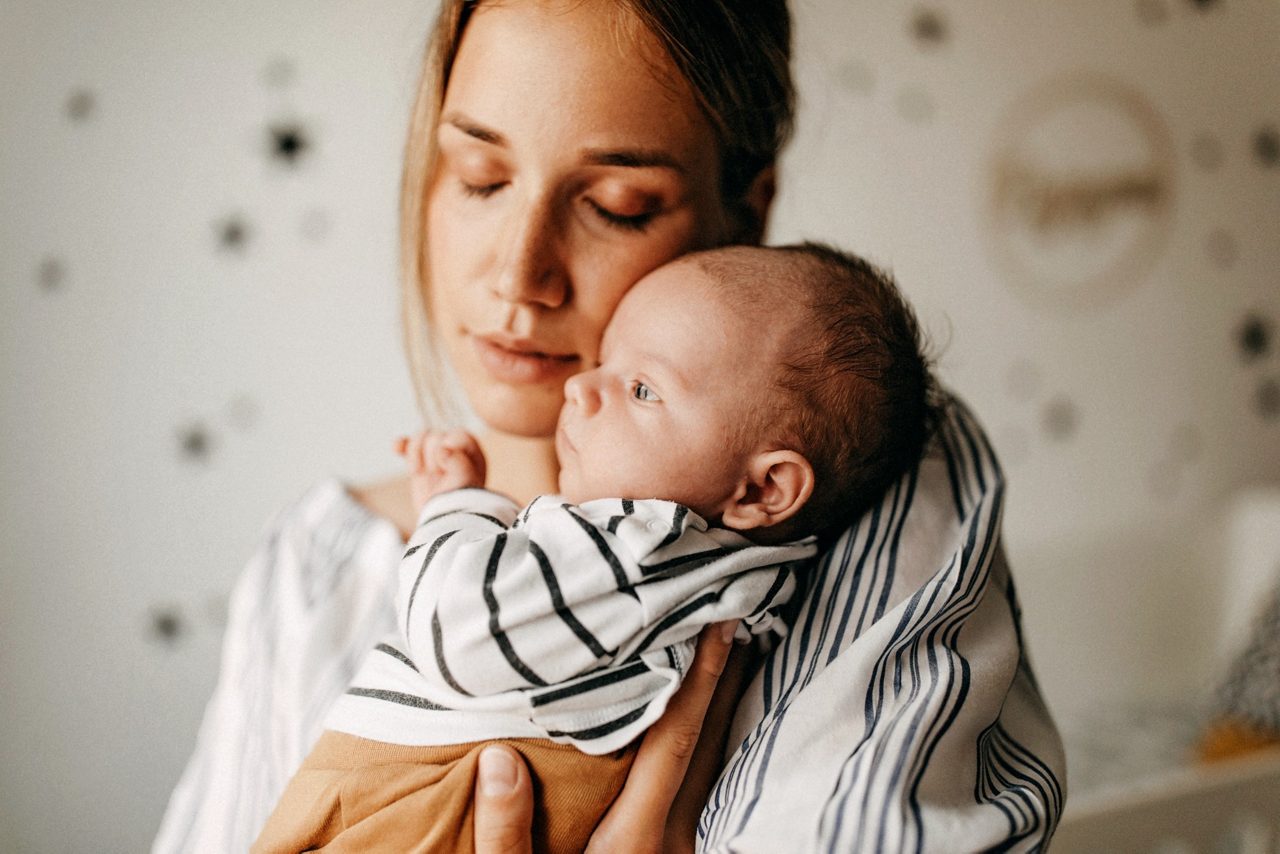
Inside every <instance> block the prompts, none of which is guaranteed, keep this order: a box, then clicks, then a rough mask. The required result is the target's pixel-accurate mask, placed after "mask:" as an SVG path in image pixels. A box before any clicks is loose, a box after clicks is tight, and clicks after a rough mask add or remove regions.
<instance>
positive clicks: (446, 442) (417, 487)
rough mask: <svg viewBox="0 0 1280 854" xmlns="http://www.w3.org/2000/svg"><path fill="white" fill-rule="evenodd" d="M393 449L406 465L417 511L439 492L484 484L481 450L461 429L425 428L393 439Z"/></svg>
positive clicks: (483, 463) (469, 435)
mask: <svg viewBox="0 0 1280 854" xmlns="http://www.w3.org/2000/svg"><path fill="white" fill-rule="evenodd" d="M396 452H397V453H399V454H400V455H401V456H403V457H404V458H405V461H406V462H407V463H408V464H409V486H410V490H411V491H412V493H413V501H414V505H415V507H416V509H418V510H421V509H422V505H424V504H426V503H427V501H428V499H430V498H432V497H434V496H436V495H439V494H440V493H442V492H448V491H449V490H451V489H463V488H466V487H472V486H477V487H479V486H484V477H485V462H484V453H483V452H482V451H481V450H480V445H479V444H478V443H477V442H476V440H475V437H474V436H472V435H471V434H470V433H468V432H466V431H465V430H450V431H449V432H447V433H445V432H441V431H437V430H428V431H425V432H422V433H418V434H417V435H416V436H402V437H401V438H400V439H399V440H397V442H396Z"/></svg>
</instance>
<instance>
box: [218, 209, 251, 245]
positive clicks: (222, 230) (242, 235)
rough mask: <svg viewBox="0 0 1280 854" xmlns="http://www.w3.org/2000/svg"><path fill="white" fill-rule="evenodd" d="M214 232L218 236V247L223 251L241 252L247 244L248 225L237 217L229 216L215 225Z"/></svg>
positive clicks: (241, 218)
mask: <svg viewBox="0 0 1280 854" xmlns="http://www.w3.org/2000/svg"><path fill="white" fill-rule="evenodd" d="M215 231H216V232H217V235H218V245H219V246H220V247H221V248H223V249H227V250H233V251H236V250H242V249H244V248H245V245H246V244H247V243H248V242H249V234H250V228H249V223H247V222H246V221H245V220H244V218H243V217H241V216H239V215H234V216H229V217H227V218H226V219H224V220H222V221H221V222H219V223H217V224H216V226H215Z"/></svg>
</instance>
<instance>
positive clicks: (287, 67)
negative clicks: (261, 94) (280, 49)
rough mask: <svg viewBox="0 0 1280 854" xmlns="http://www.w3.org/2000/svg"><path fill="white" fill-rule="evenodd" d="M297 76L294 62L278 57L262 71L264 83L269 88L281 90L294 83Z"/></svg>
mask: <svg viewBox="0 0 1280 854" xmlns="http://www.w3.org/2000/svg"><path fill="white" fill-rule="evenodd" d="M297 74H298V72H297V69H296V68H295V67H294V64H293V60H291V59H288V58H287V57H283V56H278V57H276V58H275V59H273V60H271V61H270V62H268V63H267V65H266V67H265V68H263V69H262V82H263V83H265V84H267V85H268V86H272V87H275V88H281V87H284V86H288V85H289V84H290V83H292V82H293V81H294V78H295V77H297Z"/></svg>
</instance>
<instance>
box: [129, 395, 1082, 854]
mask: <svg viewBox="0 0 1280 854" xmlns="http://www.w3.org/2000/svg"><path fill="white" fill-rule="evenodd" d="M1003 499H1004V480H1003V476H1002V474H1001V472H1000V468H999V465H998V464H997V462H996V459H995V456H994V454H993V453H992V451H991V448H990V446H989V445H988V443H987V440H986V438H985V436H984V435H983V433H982V430H981V428H980V427H979V426H978V424H977V423H976V422H975V421H974V420H973V418H972V416H971V415H970V414H969V413H968V412H967V411H966V410H965V409H964V408H963V406H961V405H959V404H957V405H956V406H955V407H953V409H952V411H951V413H950V414H949V416H948V418H947V420H946V422H945V423H944V425H943V427H942V430H941V432H940V434H939V436H938V440H937V442H936V443H935V445H934V447H933V448H932V449H931V451H930V452H929V453H928V454H927V455H926V457H925V458H924V459H923V460H922V461H921V463H920V465H919V466H918V467H917V468H916V470H914V471H913V472H911V473H909V474H908V475H907V476H904V477H903V478H902V480H901V481H900V482H899V483H898V484H896V485H895V486H894V487H893V488H892V489H891V490H890V491H889V493H888V494H887V495H886V496H885V498H884V500H883V501H882V502H881V503H880V504H879V505H878V506H877V507H875V508H873V509H872V510H871V511H870V512H868V513H867V514H865V515H864V516H863V517H862V518H861V519H860V520H859V521H858V522H857V524H856V525H854V526H853V527H852V528H850V529H849V530H848V531H847V532H846V533H845V534H844V535H843V536H842V537H841V538H840V539H839V540H838V541H837V542H836V543H835V545H834V546H833V547H832V548H831V550H830V551H829V552H828V553H827V554H826V555H825V556H824V557H823V559H822V560H821V561H820V564H819V566H818V567H817V571H816V572H814V573H813V574H812V575H810V576H809V578H810V586H809V588H808V589H807V591H805V593H804V595H802V596H799V597H797V598H796V599H795V600H794V601H795V611H794V613H793V614H792V615H791V616H790V619H789V620H788V622H789V623H790V624H791V625H792V626H793V629H792V632H791V634H790V635H789V636H788V637H787V639H786V640H785V641H784V642H782V643H780V644H779V645H778V646H777V647H776V648H775V649H774V650H773V652H772V653H771V654H770V656H769V657H768V659H767V660H766V661H765V664H764V666H763V667H762V668H761V670H760V672H759V673H758V674H757V675H756V677H755V679H754V680H753V682H752V683H751V685H750V686H749V688H748V692H747V695H746V696H745V697H744V698H743V701H742V703H741V704H740V706H739V708H738V713H737V715H736V716H735V719H734V722H733V725H732V729H731V732H730V740H729V750H728V756H727V761H726V765H725V767H724V769H723V771H722V773H721V775H720V777H719V779H718V780H717V782H716V784H715V788H714V790H713V792H712V794H711V798H710V801H709V803H708V804H707V807H706V809H705V811H704V813H703V815H702V820H701V824H700V827H699V845H700V848H701V849H702V850H706V851H716V852H727V851H735V852H753V851H758V852H769V854H774V852H778V851H787V852H804V851H819V852H827V851H838V852H853V851H859V852H861V851H872V850H877V851H978V850H1011V851H1037V850H1040V849H1042V848H1044V847H1045V845H1046V844H1047V842H1048V840H1049V838H1050V836H1051V835H1052V832H1053V829H1054V828H1055V826H1056V825H1057V822H1058V818H1059V816H1060V815H1061V812H1062V806H1063V798H1064V791H1063V782H1062V781H1063V779H1064V762H1063V755H1062V746H1061V742H1060V740H1059V738H1058V734H1057V731H1056V730H1055V729H1054V726H1053V722H1052V720H1051V718H1050V716H1049V714H1048V711H1047V710H1046V709H1045V707H1044V704H1043V702H1042V700H1041V698H1040V692H1039V689H1038V687H1037V686H1036V683H1035V679H1034V677H1033V675H1032V672H1031V669H1030V665H1029V663H1028V661H1027V657H1026V652H1025V650H1024V648H1023V644H1022V638H1021V631H1020V628H1019V616H1018V608H1017V597H1016V595H1015V593H1014V589H1013V584H1012V581H1011V579H1010V576H1009V570H1008V566H1007V563H1006V561H1005V559H1004V554H1003V551H1002V549H1001V547H1000V514H1001V508H1002V504H1003ZM402 553H403V545H402V544H401V542H400V540H399V537H398V536H397V535H396V532H395V530H394V528H393V527H392V526H391V525H390V524H389V523H387V522H386V521H384V520H381V519H376V518H374V517H371V516H369V515H368V513H367V512H366V511H364V510H363V509H362V508H360V507H359V506H358V505H356V504H355V503H354V502H353V501H352V500H351V499H350V497H349V496H348V495H347V493H346V491H345V490H344V489H343V488H342V486H341V485H340V484H338V483H336V482H334V481H329V482H326V483H324V484H321V485H320V486H318V487H316V488H315V489H313V490H312V491H311V492H309V493H308V494H307V495H306V496H304V497H303V498H302V499H301V500H300V501H299V502H298V503H297V504H296V505H295V506H294V507H292V508H290V509H289V510H288V511H286V512H285V513H283V514H282V515H281V516H280V517H279V518H278V519H277V520H276V522H275V523H274V524H273V526H272V528H271V529H270V530H269V532H268V534H267V536H266V537H265V538H264V541H263V544H262V546H261V547H260V548H259V550H258V552H257V553H256V554H255V555H254V557H253V559H252V560H251V561H250V564H249V566H248V567H247V568H246V571H245V573H244V575H243V576H242V578H241V580H240V582H239V584H238V585H237V588H236V591H235V593H234V595H233V597H232V601H231V607H230V613H229V618H228V627H227V637H226V640H225V643H224V650H223V661H222V665H221V672H220V674H219V680H218V687H217V690H216V691H215V694H214V697H213V699H212V700H211V701H210V703H209V708H208V710H207V711H206V714H205V719H204V723H203V724H202V726H201V730H200V735H199V739H198V742H197V746H196V752H195V755H194V756H193V757H192V760H191V762H190V764H189V765H188V767H187V770H186V773H185V774H184V775H183V777H182V779H181V781H180V782H179V784H178V786H177V788H176V789H175V791H174V794H173V797H172V799H171V801H170V804H169V808H168V810H167V812H166V815H165V818H164V822H163V824H162V826H161V828H160V833H159V835H158V836H157V838H156V841H155V845H154V848H153V850H154V851H157V852H223V851H225V852H242V851H245V850H247V849H248V847H249V844H250V843H251V842H252V840H253V839H254V837H255V836H256V835H257V833H258V830H259V829H260V828H261V826H262V824H263V822H265V820H266V818H267V815H268V814H269V813H270V811H271V809H272V808H273V806H274V805H275V801H276V799H277V798H278V797H279V795H280V792H281V791H282V790H283V787H284V785H285V784H286V783H287V782H288V780H289V778H290V776H291V775H292V774H293V772H294V770H295V769H296V768H297V767H298V765H299V764H300V763H301V762H302V759H303V757H304V756H305V755H306V754H307V752H308V751H309V750H310V748H311V745H312V744H313V743H314V741H315V739H316V738H318V737H319V734H320V732H321V728H322V722H323V719H324V717H325V715H326V713H327V712H328V710H329V709H330V707H331V706H332V704H333V702H334V701H335V700H336V699H337V698H338V697H339V696H340V695H341V694H342V692H343V691H344V690H345V688H346V687H347V685H348V684H349V682H350V679H351V677H352V675H353V674H354V672H355V670H356V667H357V665H358V663H359V662H360V660H361V658H363V656H364V655H365V654H366V653H367V651H368V650H369V649H371V648H372V647H373V646H374V645H375V644H376V643H377V642H378V641H379V640H381V639H382V638H383V637H384V635H385V634H386V632H387V630H388V629H389V628H390V627H391V626H392V624H393V607H392V603H393V594H394V589H395V569H396V566H397V564H398V562H399V560H400V558H401V555H402Z"/></svg>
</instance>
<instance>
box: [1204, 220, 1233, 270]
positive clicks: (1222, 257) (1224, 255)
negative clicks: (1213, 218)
mask: <svg viewBox="0 0 1280 854" xmlns="http://www.w3.org/2000/svg"><path fill="white" fill-rule="evenodd" d="M1204 248H1205V252H1206V253H1207V254H1208V256H1209V260H1210V261H1212V262H1213V263H1214V265H1215V266H1217V267H1220V268H1222V269H1223V270H1229V269H1231V268H1232V267H1234V266H1235V264H1236V259H1237V258H1238V257H1239V250H1238V249H1237V247H1236V239H1235V238H1234V237H1232V236H1231V235H1230V234H1229V233H1228V232H1226V231H1224V230H1222V229H1220V228H1219V229H1215V230H1213V231H1211V232H1209V237H1208V238H1207V239H1206V240H1205V242H1204Z"/></svg>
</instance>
